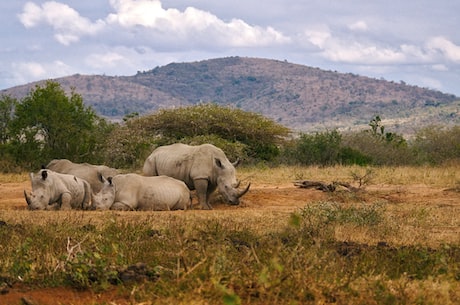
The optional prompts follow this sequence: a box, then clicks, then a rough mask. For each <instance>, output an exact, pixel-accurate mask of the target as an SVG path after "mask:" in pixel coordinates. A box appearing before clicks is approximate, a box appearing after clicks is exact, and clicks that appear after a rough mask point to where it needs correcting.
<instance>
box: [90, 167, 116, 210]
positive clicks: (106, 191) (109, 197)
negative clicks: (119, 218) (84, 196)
mask: <svg viewBox="0 0 460 305" xmlns="http://www.w3.org/2000/svg"><path fill="white" fill-rule="evenodd" d="M98 176H99V180H100V181H101V182H102V183H103V186H102V189H101V190H100V191H99V193H96V194H94V193H93V194H92V195H91V201H92V207H93V209H95V210H109V209H110V207H111V206H112V204H113V202H114V200H115V186H114V185H113V183H112V177H108V178H107V179H105V178H104V177H103V176H102V175H101V174H98Z"/></svg>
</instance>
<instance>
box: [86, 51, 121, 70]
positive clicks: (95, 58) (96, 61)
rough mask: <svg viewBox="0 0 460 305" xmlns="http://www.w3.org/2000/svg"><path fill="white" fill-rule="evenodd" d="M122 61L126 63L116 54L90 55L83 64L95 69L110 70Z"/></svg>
mask: <svg viewBox="0 0 460 305" xmlns="http://www.w3.org/2000/svg"><path fill="white" fill-rule="evenodd" d="M123 61H126V59H125V57H124V56H123V55H121V54H119V53H117V52H107V53H103V54H91V55H89V56H88V57H87V58H86V59H85V63H86V64H87V65H88V66H90V67H91V68H95V69H107V68H112V67H115V66H117V65H119V64H120V63H121V62H123Z"/></svg>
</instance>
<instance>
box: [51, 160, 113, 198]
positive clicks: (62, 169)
mask: <svg viewBox="0 0 460 305" xmlns="http://www.w3.org/2000/svg"><path fill="white" fill-rule="evenodd" d="M46 168H48V169H50V170H52V171H55V172H57V173H61V174H69V175H74V176H77V177H78V178H81V179H84V180H86V181H88V182H89V184H90V185H91V189H92V190H93V192H96V193H97V192H99V191H100V190H101V189H102V187H103V183H102V182H101V180H100V179H99V174H101V175H102V176H104V177H113V176H115V175H117V174H119V173H120V172H119V171H118V170H117V169H114V168H110V167H107V166H105V165H93V164H89V163H73V162H72V161H69V160H67V159H54V160H52V161H50V163H48V165H46Z"/></svg>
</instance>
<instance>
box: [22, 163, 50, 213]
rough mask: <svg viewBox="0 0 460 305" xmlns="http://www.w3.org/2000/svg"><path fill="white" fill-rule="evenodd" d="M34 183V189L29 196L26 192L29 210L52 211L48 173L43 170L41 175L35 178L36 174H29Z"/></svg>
mask: <svg viewBox="0 0 460 305" xmlns="http://www.w3.org/2000/svg"><path fill="white" fill-rule="evenodd" d="M29 177H30V181H31V183H32V189H33V191H31V192H30V193H29V194H27V192H26V191H25V190H24V197H25V199H26V202H27V206H28V208H29V210H47V209H50V206H49V202H50V198H51V195H50V187H49V185H48V183H46V182H47V180H49V179H48V172H47V171H46V170H41V171H40V172H39V175H37V176H35V175H34V173H30V174H29Z"/></svg>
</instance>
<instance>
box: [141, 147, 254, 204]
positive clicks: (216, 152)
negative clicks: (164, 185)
mask: <svg viewBox="0 0 460 305" xmlns="http://www.w3.org/2000/svg"><path fill="white" fill-rule="evenodd" d="M143 172H144V175H146V176H158V175H166V176H170V177H173V178H176V179H179V180H182V181H184V182H185V184H186V185H187V186H188V188H189V189H190V190H196V193H197V196H198V201H199V202H200V204H201V207H202V208H203V209H206V210H210V209H212V207H211V205H210V204H209V198H210V195H211V193H212V192H214V191H215V190H216V188H217V189H218V190H219V193H220V194H221V195H222V196H223V198H224V199H225V200H226V201H227V202H228V203H230V204H232V205H237V204H239V203H240V200H239V198H240V197H241V196H243V195H244V194H246V192H247V191H248V190H249V187H250V185H251V184H248V186H247V187H246V189H244V190H242V191H240V190H238V184H239V183H237V181H236V177H235V166H234V164H232V163H230V161H228V159H227V157H226V156H225V154H224V152H223V151H222V150H221V149H220V148H217V147H215V146H214V145H211V144H203V145H199V146H189V145H185V144H181V143H176V144H172V145H167V146H161V147H159V148H157V149H155V150H154V151H153V152H152V154H151V155H150V156H149V157H148V158H147V159H146V160H145V163H144V168H143Z"/></svg>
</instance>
